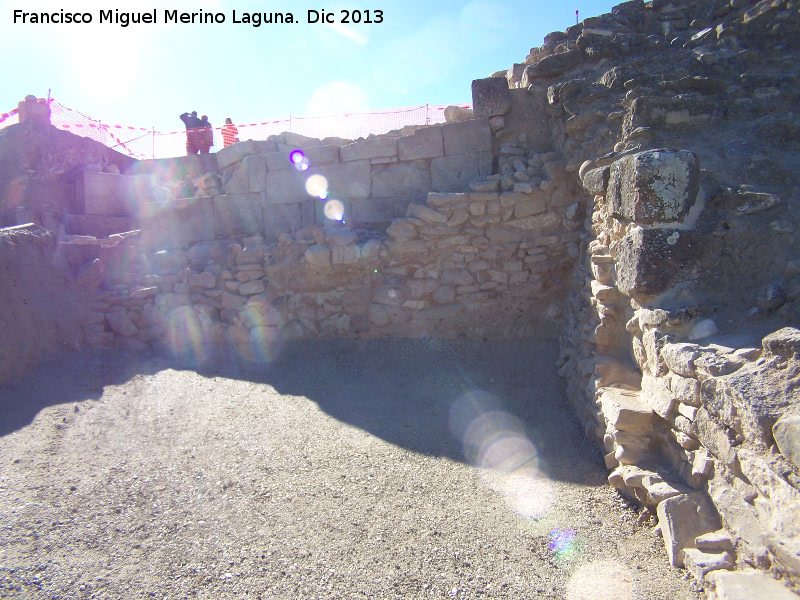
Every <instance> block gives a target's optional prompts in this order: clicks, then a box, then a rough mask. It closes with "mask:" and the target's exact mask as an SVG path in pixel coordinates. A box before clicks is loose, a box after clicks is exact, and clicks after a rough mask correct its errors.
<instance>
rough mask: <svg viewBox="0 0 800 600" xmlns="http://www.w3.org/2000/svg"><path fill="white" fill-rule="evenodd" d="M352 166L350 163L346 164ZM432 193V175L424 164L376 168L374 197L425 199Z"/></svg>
mask: <svg viewBox="0 0 800 600" xmlns="http://www.w3.org/2000/svg"><path fill="white" fill-rule="evenodd" d="M345 164H350V163H345ZM430 191H431V173H430V171H429V170H428V168H427V165H425V164H424V163H422V162H409V163H392V164H388V165H385V166H376V167H374V169H373V172H372V196H373V197H374V198H390V197H397V196H404V197H417V198H419V197H423V196H425V195H426V194H427V193H428V192H430Z"/></svg>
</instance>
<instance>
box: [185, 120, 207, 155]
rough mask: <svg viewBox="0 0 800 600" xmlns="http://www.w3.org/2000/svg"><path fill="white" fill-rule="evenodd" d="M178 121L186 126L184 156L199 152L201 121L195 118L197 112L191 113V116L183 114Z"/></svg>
mask: <svg viewBox="0 0 800 600" xmlns="http://www.w3.org/2000/svg"><path fill="white" fill-rule="evenodd" d="M180 120H181V121H183V124H184V125H186V154H188V155H192V154H197V153H198V152H199V151H200V134H201V131H200V129H199V128H200V127H201V125H202V121H200V119H198V118H197V111H196V110H195V111H192V114H189V113H183V114H182V115H181V116H180Z"/></svg>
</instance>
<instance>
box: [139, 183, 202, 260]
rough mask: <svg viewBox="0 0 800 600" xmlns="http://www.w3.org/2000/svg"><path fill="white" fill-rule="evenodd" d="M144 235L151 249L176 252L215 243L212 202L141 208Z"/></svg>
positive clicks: (191, 201)
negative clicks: (209, 242)
mask: <svg viewBox="0 0 800 600" xmlns="http://www.w3.org/2000/svg"><path fill="white" fill-rule="evenodd" d="M142 213H143V214H142V217H141V224H142V235H141V238H142V240H143V242H144V244H145V245H147V246H149V247H150V248H174V247H176V246H181V245H183V244H187V243H193V242H204V241H209V240H213V239H214V207H213V202H212V198H211V197H209V196H206V197H202V198H185V199H182V200H179V201H177V202H175V203H174V204H172V205H170V206H165V205H157V204H155V203H151V204H149V205H147V206H144V207H142Z"/></svg>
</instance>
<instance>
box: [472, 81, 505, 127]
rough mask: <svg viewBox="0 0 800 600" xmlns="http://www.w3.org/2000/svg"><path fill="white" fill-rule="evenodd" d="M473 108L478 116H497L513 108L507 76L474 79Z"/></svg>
mask: <svg viewBox="0 0 800 600" xmlns="http://www.w3.org/2000/svg"><path fill="white" fill-rule="evenodd" d="M472 107H473V108H472V110H473V114H474V115H475V116H476V117H495V116H498V115H504V114H506V113H507V112H508V111H509V110H511V93H510V91H509V89H508V81H506V78H505V77H487V78H485V79H475V80H473V81H472Z"/></svg>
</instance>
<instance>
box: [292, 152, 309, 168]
mask: <svg viewBox="0 0 800 600" xmlns="http://www.w3.org/2000/svg"><path fill="white" fill-rule="evenodd" d="M305 158H306V155H305V154H303V151H302V150H292V151H291V152H290V153H289V160H290V161H291V163H292V164H293V165H299V164H301V163H302V162H303V161H304V160H305Z"/></svg>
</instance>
